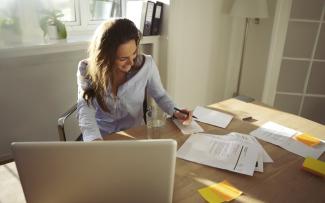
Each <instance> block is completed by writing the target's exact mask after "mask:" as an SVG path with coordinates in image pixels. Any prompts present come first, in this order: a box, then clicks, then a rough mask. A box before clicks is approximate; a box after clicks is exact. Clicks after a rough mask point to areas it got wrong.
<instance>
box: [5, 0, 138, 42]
mask: <svg viewBox="0 0 325 203" xmlns="http://www.w3.org/2000/svg"><path fill="white" fill-rule="evenodd" d="M128 1H133V2H134V1H143V0H1V4H0V37H1V38H0V45H3V44H14V43H15V44H19V43H21V42H23V43H28V44H30V43H34V42H35V43H37V42H43V38H42V36H43V32H42V29H41V27H40V24H41V20H42V19H44V16H46V15H49V13H55V11H59V15H60V17H59V20H61V21H62V22H63V23H64V24H65V26H66V28H67V31H68V36H70V37H71V36H73V35H80V34H81V35H84V34H85V35H88V34H91V33H93V31H94V29H95V28H96V27H97V26H98V25H99V24H100V23H101V22H102V21H104V20H106V19H108V18H112V17H113V18H114V17H122V16H125V13H126V4H127V2H128ZM134 9H136V8H135V7H134ZM42 25H43V24H42ZM8 30H9V32H8ZM13 33H14V34H13ZM5 35H6V36H8V37H9V38H15V40H14V41H15V42H13V40H8V39H4V37H3V36H5Z"/></svg>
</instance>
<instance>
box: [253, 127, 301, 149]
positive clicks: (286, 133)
mask: <svg viewBox="0 0 325 203" xmlns="http://www.w3.org/2000/svg"><path fill="white" fill-rule="evenodd" d="M296 133H297V131H295V130H293V129H290V128H287V127H285V126H282V125H279V124H277V123H274V122H271V121H269V122H267V123H265V124H263V125H262V126H261V127H260V128H257V129H256V130H254V131H252V132H250V133H249V134H250V135H253V136H255V137H257V138H259V139H261V140H264V141H266V142H270V143H272V144H275V145H278V146H282V145H284V144H286V143H287V142H288V139H290V138H291V137H292V136H293V135H295V134H296Z"/></svg>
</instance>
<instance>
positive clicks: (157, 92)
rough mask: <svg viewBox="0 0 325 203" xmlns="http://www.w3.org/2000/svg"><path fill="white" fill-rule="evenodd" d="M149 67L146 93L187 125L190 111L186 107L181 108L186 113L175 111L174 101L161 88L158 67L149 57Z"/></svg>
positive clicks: (190, 116) (190, 119)
mask: <svg viewBox="0 0 325 203" xmlns="http://www.w3.org/2000/svg"><path fill="white" fill-rule="evenodd" d="M150 60H151V61H150V63H149V64H150V67H149V71H150V73H149V80H148V85H147V88H148V94H149V95H150V96H151V97H153V98H154V99H155V101H156V103H157V104H158V105H159V107H160V108H162V109H163V110H164V111H165V112H166V113H168V114H169V115H171V116H173V117H175V118H177V119H179V120H181V121H182V123H183V124H184V125H188V124H190V123H191V121H192V112H191V111H188V110H187V109H182V111H184V112H188V115H186V114H184V113H181V112H179V111H175V109H174V107H176V106H175V104H174V102H173V101H172V100H171V99H170V97H169V96H168V95H167V93H166V90H165V89H164V88H163V86H162V83H161V80H160V75H159V71H158V67H157V65H156V63H155V62H154V60H153V59H152V58H150Z"/></svg>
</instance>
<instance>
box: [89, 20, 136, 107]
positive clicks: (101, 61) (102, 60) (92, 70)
mask: <svg viewBox="0 0 325 203" xmlns="http://www.w3.org/2000/svg"><path fill="white" fill-rule="evenodd" d="M140 39H141V33H140V31H139V30H138V29H137V28H136V26H135V25H134V23H133V22H132V21H130V20H128V19H115V20H109V21H106V22H104V23H102V24H101V25H100V26H99V27H98V29H97V30H96V32H95V34H94V36H93V39H92V41H91V43H90V45H89V48H88V54H89V58H88V69H87V75H86V78H87V79H88V80H89V81H91V84H90V86H89V87H88V88H87V89H86V90H85V92H84V94H83V98H84V99H85V100H86V101H87V104H88V105H89V103H90V102H93V100H94V99H96V100H97V102H98V104H99V106H100V107H101V108H102V109H103V110H104V111H106V112H109V110H108V106H107V105H106V102H105V99H104V98H105V96H107V88H108V85H109V84H110V78H111V77H110V76H111V74H112V69H113V65H114V61H115V60H116V52H117V49H118V47H119V46H120V45H121V44H124V43H126V42H128V41H130V40H135V42H136V45H137V46H139V43H140Z"/></svg>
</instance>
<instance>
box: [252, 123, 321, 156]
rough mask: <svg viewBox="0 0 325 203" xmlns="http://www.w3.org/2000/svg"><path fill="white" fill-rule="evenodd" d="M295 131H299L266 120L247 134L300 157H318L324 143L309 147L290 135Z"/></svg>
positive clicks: (295, 132)
mask: <svg viewBox="0 0 325 203" xmlns="http://www.w3.org/2000/svg"><path fill="white" fill-rule="evenodd" d="M297 133H301V132H298V131H295V130H293V129H290V128H287V127H284V126H282V125H279V124H276V123H274V122H267V123H265V124H264V125H262V127H260V128H258V129H256V130H254V131H252V132H250V133H249V134H250V135H253V136H255V137H257V138H259V139H261V140H264V141H266V142H270V143H272V144H275V145H278V146H280V147H282V148H283V149H285V150H288V151H289V152H292V153H294V154H297V155H299V156H302V157H312V158H315V159H318V158H319V157H320V156H321V155H322V154H323V153H324V152H325V143H324V142H323V141H322V142H321V143H320V144H319V145H317V146H314V147H311V146H308V145H305V144H303V143H301V142H299V141H296V140H294V139H293V138H292V137H293V136H294V135H295V134H297Z"/></svg>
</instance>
